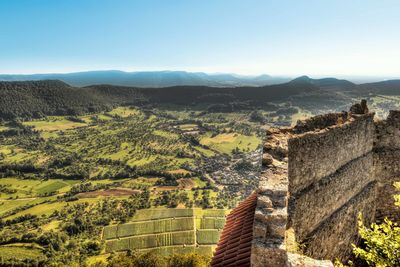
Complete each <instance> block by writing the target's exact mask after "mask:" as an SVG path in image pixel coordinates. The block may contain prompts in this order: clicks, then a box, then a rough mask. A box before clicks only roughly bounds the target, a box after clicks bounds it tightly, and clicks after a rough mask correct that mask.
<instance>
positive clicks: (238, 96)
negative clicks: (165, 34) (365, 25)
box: [0, 76, 400, 120]
mask: <svg viewBox="0 0 400 267" xmlns="http://www.w3.org/2000/svg"><path fill="white" fill-rule="evenodd" d="M399 91H400V81H399V80H392V81H383V82H378V83H370V84H360V85H356V84H353V83H351V82H349V81H346V80H339V79H335V78H324V79H311V78H309V77H307V76H302V77H299V78H296V79H294V80H292V81H290V82H287V83H283V84H277V85H269V86H262V87H207V86H173V87H165V88H138V87H125V86H116V85H92V86H88V87H82V88H79V87H72V86H70V85H68V84H66V83H64V82H61V81H58V80H43V81H24V82H21V81H20V82H0V118H2V119H5V120H9V119H14V118H21V119H29V118H40V117H43V116H49V115H82V114H87V113H95V112H99V111H107V110H110V109H111V108H113V107H116V106H120V105H150V106H160V105H180V106H184V107H190V108H193V107H194V106H201V109H204V110H206V111H209V112H231V111H238V110H249V109H255V108H260V109H264V110H266V109H270V107H271V102H273V103H278V104H279V103H283V102H286V103H288V102H289V103H291V104H290V105H292V106H297V107H300V108H302V109H308V110H310V111H312V112H316V113H318V111H319V110H325V111H326V110H334V109H338V108H339V109H340V108H342V107H344V106H346V105H349V104H350V103H351V102H352V99H353V98H360V97H364V98H365V97H374V96H375V95H380V94H382V95H397V94H398V92H399Z"/></svg>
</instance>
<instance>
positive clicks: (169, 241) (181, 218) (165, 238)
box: [103, 209, 228, 255]
mask: <svg viewBox="0 0 400 267" xmlns="http://www.w3.org/2000/svg"><path fill="white" fill-rule="evenodd" d="M227 213H228V211H227V210H223V209H209V210H202V209H146V210H139V211H137V213H136V214H135V216H134V217H133V218H132V220H131V221H130V222H128V223H125V224H117V225H110V226H106V227H105V228H104V231H103V239H104V240H105V242H106V249H105V252H106V253H110V252H115V251H127V250H134V249H137V250H140V251H148V250H157V251H158V252H159V253H162V254H170V253H171V252H172V253H186V252H197V253H200V254H204V255H211V254H212V252H213V249H214V246H215V245H216V244H217V242H218V239H219V235H220V232H221V231H222V228H223V226H224V223H225V215H226V214H227Z"/></svg>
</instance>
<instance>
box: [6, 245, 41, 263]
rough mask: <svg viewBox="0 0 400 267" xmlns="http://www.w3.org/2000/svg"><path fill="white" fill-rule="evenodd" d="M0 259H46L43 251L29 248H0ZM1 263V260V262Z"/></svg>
mask: <svg viewBox="0 0 400 267" xmlns="http://www.w3.org/2000/svg"><path fill="white" fill-rule="evenodd" d="M0 257H1V259H3V260H9V259H20V260H25V259H30V260H37V261H40V260H42V259H43V258H44V254H43V253H42V250H40V249H37V248H34V247H28V246H0ZM0 262H1V260H0Z"/></svg>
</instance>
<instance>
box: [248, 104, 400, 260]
mask: <svg viewBox="0 0 400 267" xmlns="http://www.w3.org/2000/svg"><path fill="white" fill-rule="evenodd" d="M399 162H400V111H391V112H390V115H389V117H388V118H387V120H385V121H376V122H374V114H373V113H369V112H368V108H367V106H366V103H365V102H362V103H361V104H357V105H355V106H353V107H352V109H351V112H349V113H348V112H342V113H330V114H326V115H321V116H316V117H313V118H311V119H309V120H306V121H301V122H298V124H297V125H296V126H295V127H293V128H284V129H270V130H269V131H267V138H266V142H265V144H264V154H263V172H262V175H261V179H260V185H259V190H258V201H257V207H256V214H255V220H254V226H253V243H252V254H251V265H252V266H254V267H258V266H332V264H331V263H329V262H327V261H322V260H335V259H336V258H338V259H341V260H345V259H347V258H349V256H350V255H351V251H352V247H351V244H353V243H357V242H358V238H359V237H358V231H357V218H358V214H359V213H360V212H361V213H362V214H363V219H364V222H365V223H366V224H369V223H371V222H373V221H376V220H378V221H379V220H381V219H382V218H383V217H385V216H388V217H390V218H391V219H394V220H400V213H399V210H398V209H397V208H396V207H395V205H394V199H393V194H394V193H395V188H394V186H393V183H394V182H396V181H400V164H399ZM307 256H308V257H310V258H308V257H307ZM311 258H314V260H313V259H311ZM300 259H301V260H300ZM315 259H317V260H315ZM318 259H320V260H321V261H318ZM302 262H303V263H302ZM304 262H307V263H304ZM296 264H297V265H296Z"/></svg>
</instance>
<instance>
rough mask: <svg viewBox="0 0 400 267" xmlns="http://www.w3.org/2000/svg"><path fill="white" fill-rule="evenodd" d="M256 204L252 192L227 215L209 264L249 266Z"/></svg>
mask: <svg viewBox="0 0 400 267" xmlns="http://www.w3.org/2000/svg"><path fill="white" fill-rule="evenodd" d="M256 204H257V194H256V193H253V194H251V195H250V196H249V197H247V198H246V200H244V201H243V202H242V203H240V204H239V206H237V207H236V208H235V209H233V210H232V211H231V213H230V214H229V215H228V217H227V219H226V223H225V226H224V230H223V231H222V234H221V236H220V238H219V242H218V244H217V249H216V251H215V253H214V257H213V259H212V261H211V266H213V267H217V266H218V267H220V266H224V267H228V266H250V255H251V241H252V239H253V223H254V213H255V209H256Z"/></svg>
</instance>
